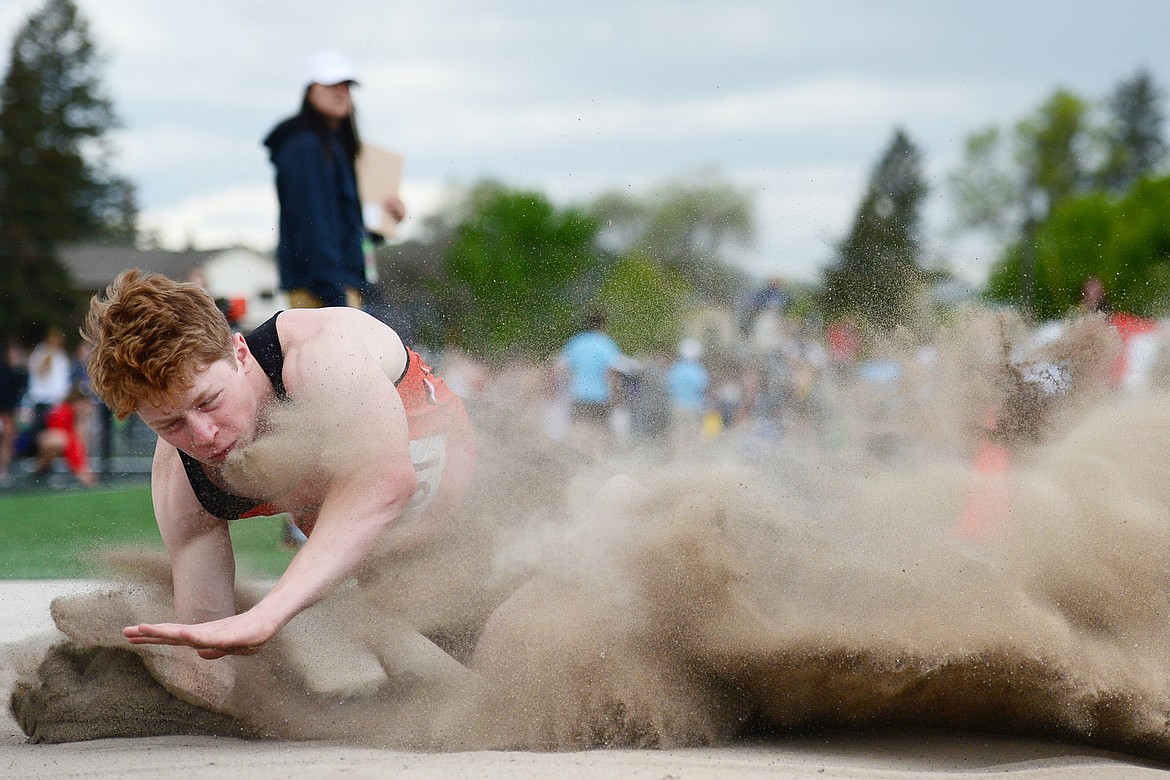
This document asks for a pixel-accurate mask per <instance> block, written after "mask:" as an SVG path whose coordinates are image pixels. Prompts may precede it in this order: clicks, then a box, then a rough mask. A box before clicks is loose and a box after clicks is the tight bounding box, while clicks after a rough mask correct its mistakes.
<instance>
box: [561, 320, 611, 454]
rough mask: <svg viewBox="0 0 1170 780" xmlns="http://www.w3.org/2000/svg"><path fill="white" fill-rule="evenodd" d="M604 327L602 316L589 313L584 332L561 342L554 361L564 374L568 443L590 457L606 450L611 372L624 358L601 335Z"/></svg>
mask: <svg viewBox="0 0 1170 780" xmlns="http://www.w3.org/2000/svg"><path fill="white" fill-rule="evenodd" d="M605 324H606V323H605V316H604V315H602V314H600V313H593V314H590V315H589V316H588V317H587V318H586V320H585V330H583V331H581V332H580V333H578V334H576V335H575V336H573V337H572V338H570V339H569V340H568V341H567V342H566V343H565V346H564V347H562V348H561V352H560V355H559V356H558V361H557V362H558V364H559V365H560V366H561V367H562V369H563V370H564V371H565V373H566V374H567V375H568V376H567V380H568V393H569V400H570V403H571V406H570V412H569V414H570V420H571V429H570V439H571V442H572V443H573V444H574V446H576V447H578V448H580V449H581V450H583V451H585V452H587V453H589V454H592V455H601V454H603V453H604V451H605V449H606V448H607V444H608V439H609V433H610V430H609V424H610V413H611V411H612V405H613V387H612V383H613V372H614V371H616V370H617V369H618V366H619V365H620V363H621V362H622V360H623V359H624V357H625V356H624V355H623V354H622V351H621V348H619V347H618V345H617V343H616V342H615V341H614V340H613V339H612V338H610V336H609V334H608V333H606V332H605Z"/></svg>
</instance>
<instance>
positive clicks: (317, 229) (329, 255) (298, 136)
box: [264, 49, 406, 308]
mask: <svg viewBox="0 0 1170 780" xmlns="http://www.w3.org/2000/svg"><path fill="white" fill-rule="evenodd" d="M303 84H304V90H305V91H304V97H303V99H302V101H301V107H300V111H299V112H298V113H297V114H296V115H295V116H293V117H290V118H289V119H286V120H284V121H283V122H281V123H280V124H278V125H277V126H276V127H275V128H273V130H272V132H271V133H269V134H268V136H267V137H266V138H265V139H264V145H265V146H266V147H267V148H268V151H269V154H270V157H271V159H272V164H273V166H274V167H275V168H276V195H277V199H278V201H279V204H280V237H279V243H278V245H277V248H276V259H277V262H278V263H279V265H280V286H281V288H282V289H284V290H286V291H287V292H288V298H289V305H290V306H292V307H293V308H317V307H321V306H352V307H355V308H361V305H362V294H363V291H364V290H365V289H366V287H367V281H368V280H367V269H366V250H367V247H366V246H365V243H364V242H365V240H366V230H365V226H364V222H363V216H362V204H361V202H360V200H359V198H358V189H357V176H356V172H355V160H356V159H357V155H358V152H359V150H360V149H361V141H360V139H359V137H358V131H357V122H356V119H355V116H354V107H353V99H352V97H351V95H350V87H351V86H356V85H357V71H356V69H355V68H354V65H353V63H352V62H351V61H350V59H349V58H348V57H346V56H345V55H344V54H342V53H341V52H339V51H335V50H333V49H326V50H322V51H318V52H316V53H314V54H313V55H312V56H311V57H310V58H309V61H308V62H307V64H306V67H305V78H304V82H303ZM383 208H384V209H385V211H386V213H387V214H389V215H391V216H392V217H393V218H394V219H395V220H396V221H401V220H402V218H403V217H404V216H405V215H406V208H405V206H404V205H403V203H402V201H401V200H399V199H398V198H397V197H393V198H390V199H389V200H387V202H386V203H384V204H383Z"/></svg>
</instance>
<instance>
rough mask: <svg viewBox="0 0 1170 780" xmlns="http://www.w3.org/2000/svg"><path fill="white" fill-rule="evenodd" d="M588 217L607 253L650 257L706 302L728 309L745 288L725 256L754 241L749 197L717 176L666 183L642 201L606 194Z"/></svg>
mask: <svg viewBox="0 0 1170 780" xmlns="http://www.w3.org/2000/svg"><path fill="white" fill-rule="evenodd" d="M589 213H591V214H592V215H593V216H594V217H595V219H596V220H597V222H598V224H599V225H601V226H602V233H601V237H600V240H601V243H602V245H603V246H604V247H605V248H606V249H608V250H610V251H613V252H615V253H616V254H619V255H625V254H628V253H632V252H638V253H642V254H644V255H646V256H648V257H651V258H653V259H654V260H656V261H657V262H659V263H661V264H662V265H663V266H664V267H666V268H669V269H671V270H672V271H674V272H676V273H679V274H681V275H682V276H683V278H685V279H686V280H687V283H688V284H689V285H690V286H691V287H692V288H693V289H694V290H695V291H696V294H697V295H699V296H700V298H702V299H703V300H704V301H707V302H710V303H722V304H728V303H730V302H732V301H733V300H734V299H735V297H736V295H737V294H739V293H740V292H742V291H743V290H744V289H745V288H746V287H747V286H748V280H747V279H746V278H745V276H744V274H742V273H741V272H739V271H737V270H736V269H734V268H732V266H731V265H730V263H729V259H730V258H729V253H730V252H731V251H733V250H734V249H735V248H736V247H743V246H747V245H749V244H750V243H751V241H752V240H753V239H754V237H755V219H754V215H753V206H752V198H751V196H750V195H749V194H748V193H745V192H744V191H742V190H740V189H737V188H736V187H735V186H734V185H732V184H731V183H729V182H727V181H724V180H722V179H720V178H719V177H717V176H714V175H711V174H703V175H700V176H698V177H695V178H689V179H680V180H676V181H670V182H666V183H665V184H663V185H661V186H659V187H656V188H654V189H653V191H652V192H651V193H650V194H648V195H644V196H639V195H632V194H627V193H616V192H615V193H607V194H605V195H602V196H601V197H600V198H598V199H597V200H595V201H594V202H593V203H592V205H591V206H590V207H589Z"/></svg>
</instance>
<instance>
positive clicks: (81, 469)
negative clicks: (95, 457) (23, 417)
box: [33, 385, 97, 487]
mask: <svg viewBox="0 0 1170 780" xmlns="http://www.w3.org/2000/svg"><path fill="white" fill-rule="evenodd" d="M92 411H93V401H91V400H90V398H89V397H88V396H87V395H86V394H85V393H84V392H82V390H81V388H80V387H78V386H76V385H74V386H73V388H72V389H70V391H69V393H68V394H67V395H66V397H65V400H64V401H62V402H61V403H59V404H57V405H56V406H54V407H53V408H52V409H51V410H49V413H48V414H47V415H45V425H44V428H42V429H41V431H40V432H39V433H37V439H36V442H37V452H36V461H37V462H36V469H35V470H34V471H33V474H34V475H35V476H44V475H45V474H48V473H49V469H51V468H52V466H53V461H54V460H55V459H57V458H59V457H63V458H65V462H66V463H67V464H68V466H69V470H70V471H72V472H73V475H74V476H75V477H77V481H78V482H80V483H81V484H83V485H85V486H86V487H92V486H93V485H95V484H97V478H96V477H95V476H94V473H93V470H92V469H91V468H90V465H89V454H88V451H87V449H86V446H85V440H86V438H87V437H86V431H87V426H88V424H89V419H90V416H91V414H92Z"/></svg>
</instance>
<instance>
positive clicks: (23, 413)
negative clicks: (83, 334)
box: [0, 328, 108, 487]
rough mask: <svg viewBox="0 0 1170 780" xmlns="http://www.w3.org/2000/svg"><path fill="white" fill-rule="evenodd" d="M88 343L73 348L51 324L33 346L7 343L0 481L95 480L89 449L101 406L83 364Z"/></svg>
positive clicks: (1, 376) (0, 364)
mask: <svg viewBox="0 0 1170 780" xmlns="http://www.w3.org/2000/svg"><path fill="white" fill-rule="evenodd" d="M88 353H89V345H88V344H86V343H84V342H82V343H80V344H78V345H77V347H76V348H75V349H73V350H72V351H70V350H68V349H67V348H66V341H65V334H64V332H63V331H61V330H60V329H59V328H49V329H48V330H47V331H46V332H45V333H44V335H43V337H42V338H41V339H40V340H39V341H37V342H36V343H35V344H34V345H33V346H32V347H31V348H28V347H26V346H24V345H22V344H20V343H19V342H9V343H8V344H7V345H6V346H5V353H4V359H3V361H0V486H8V485H11V484H13V482H14V481H15V480H16V479H17V478H24V479H25V480H28V481H43V482H44V483H45V484H50V483H52V484H61V485H63V484H71V483H73V484H80V485H83V486H86V487H91V486H93V485H95V484H96V483H97V475H96V473H95V470H94V468H93V464H92V459H91V453H92V452H93V449H94V445H95V443H96V442H97V441H98V440H99V437H98V432H99V426H100V425H102V424H103V421H104V418H105V417H108V416H106V415H103V414H101V410H104V407H103V406H102V405H101V403H100V402H99V401H97V400H96V398H95V396H94V395H93V390H92V388H91V387H90V383H89V377H88V375H87V373H86V370H85V362H86V359H87V358H88Z"/></svg>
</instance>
